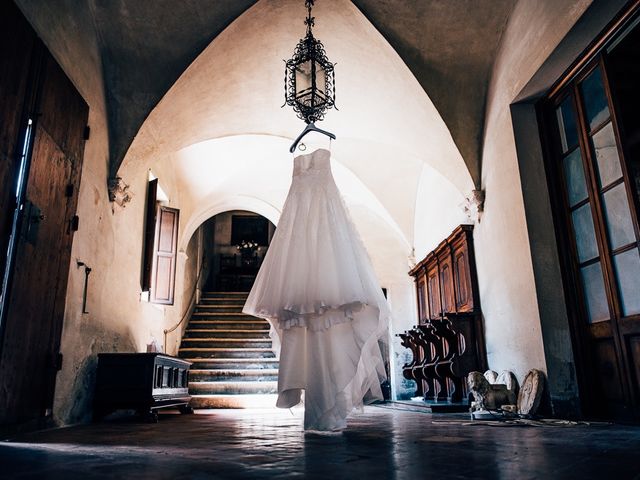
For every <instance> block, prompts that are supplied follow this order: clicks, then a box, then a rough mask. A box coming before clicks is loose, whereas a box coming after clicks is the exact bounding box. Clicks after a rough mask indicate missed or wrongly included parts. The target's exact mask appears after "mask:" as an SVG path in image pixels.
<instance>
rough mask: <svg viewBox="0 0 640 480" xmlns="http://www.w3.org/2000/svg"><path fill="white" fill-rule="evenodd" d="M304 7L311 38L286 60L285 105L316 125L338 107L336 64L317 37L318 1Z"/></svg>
mask: <svg viewBox="0 0 640 480" xmlns="http://www.w3.org/2000/svg"><path fill="white" fill-rule="evenodd" d="M304 4H305V7H306V8H307V18H306V19H305V21H304V24H305V25H306V26H307V34H306V35H305V37H304V38H303V39H302V40H300V41H299V42H298V45H296V48H295V51H294V52H293V57H292V58H291V59H289V60H286V68H285V78H284V89H285V105H289V106H291V107H293V110H294V111H295V112H296V113H297V114H298V117H299V118H300V119H301V120H304V121H305V122H306V123H307V124H310V123H311V124H312V123H314V122H317V121H320V120H322V119H323V118H324V115H325V112H326V111H327V110H328V109H330V108H334V107H335V99H336V85H335V80H334V70H333V67H334V64H333V63H331V62H330V61H329V59H328V58H327V54H326V53H325V51H324V45H322V42H321V41H320V40H318V39H316V38H315V37H314V36H313V32H312V28H313V26H314V17H312V16H311V9H312V8H313V4H314V0H305V2H304ZM283 107H284V105H283Z"/></svg>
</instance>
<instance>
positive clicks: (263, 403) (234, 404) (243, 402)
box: [189, 394, 278, 409]
mask: <svg viewBox="0 0 640 480" xmlns="http://www.w3.org/2000/svg"><path fill="white" fill-rule="evenodd" d="M277 399H278V395H276V394H260V395H193V396H192V397H191V402H190V403H189V405H191V407H192V408H199V409H202V408H275V406H276V400H277Z"/></svg>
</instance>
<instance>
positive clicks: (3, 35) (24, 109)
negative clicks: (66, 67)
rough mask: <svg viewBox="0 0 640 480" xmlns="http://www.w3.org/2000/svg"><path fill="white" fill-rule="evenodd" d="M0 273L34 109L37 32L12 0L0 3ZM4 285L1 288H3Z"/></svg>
mask: <svg viewBox="0 0 640 480" xmlns="http://www.w3.org/2000/svg"><path fill="white" fill-rule="evenodd" d="M0 19H2V20H0V185H1V188H0V273H1V272H4V268H5V262H6V258H7V257H6V252H7V247H8V244H9V237H10V235H11V229H12V224H13V214H12V213H13V211H14V209H15V206H16V189H17V181H18V177H19V169H20V165H21V163H22V162H21V161H22V148H21V147H22V145H23V144H24V136H25V132H26V126H27V123H28V120H29V118H28V112H29V111H30V110H32V109H33V101H34V98H33V96H34V92H33V90H34V89H32V88H30V83H32V82H33V76H34V73H35V72H33V69H32V62H31V60H32V58H33V48H34V44H35V43H36V41H37V37H36V34H35V32H34V31H33V30H32V29H31V27H30V26H29V24H28V22H27V20H26V19H25V18H24V17H23V16H22V15H21V14H20V12H19V10H18V7H16V6H15V4H14V3H13V2H0ZM0 288H1V287H0Z"/></svg>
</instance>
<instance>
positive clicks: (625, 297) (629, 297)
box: [613, 248, 640, 317]
mask: <svg viewBox="0 0 640 480" xmlns="http://www.w3.org/2000/svg"><path fill="white" fill-rule="evenodd" d="M613 264H614V267H615V269H616V278H617V280H618V289H619V290H620V301H621V302H622V314H623V315H624V316H625V317H626V316H628V315H633V314H636V313H640V255H639V254H638V249H637V248H634V249H633V250H628V251H626V252H624V253H620V254H618V255H616V256H615V257H613Z"/></svg>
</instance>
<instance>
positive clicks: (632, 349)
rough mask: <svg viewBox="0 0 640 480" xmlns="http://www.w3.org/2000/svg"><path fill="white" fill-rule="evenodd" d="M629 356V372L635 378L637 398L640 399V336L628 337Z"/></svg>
mask: <svg viewBox="0 0 640 480" xmlns="http://www.w3.org/2000/svg"><path fill="white" fill-rule="evenodd" d="M626 340H627V341H626V343H627V352H628V353H627V356H628V358H629V370H630V371H631V376H632V377H633V385H634V388H635V392H634V393H635V395H636V397H640V391H639V388H638V386H639V385H640V334H635V335H629V336H627V337H626Z"/></svg>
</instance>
